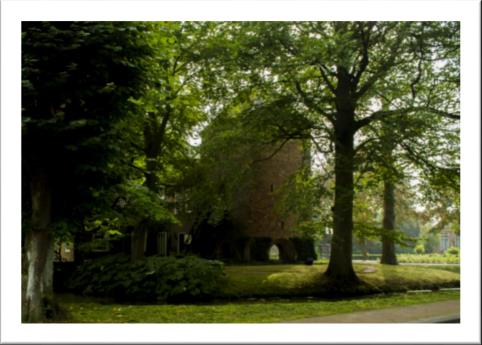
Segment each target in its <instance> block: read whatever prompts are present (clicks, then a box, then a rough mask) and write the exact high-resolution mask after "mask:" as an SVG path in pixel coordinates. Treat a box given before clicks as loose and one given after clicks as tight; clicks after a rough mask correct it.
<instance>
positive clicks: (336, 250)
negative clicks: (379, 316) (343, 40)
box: [325, 67, 358, 286]
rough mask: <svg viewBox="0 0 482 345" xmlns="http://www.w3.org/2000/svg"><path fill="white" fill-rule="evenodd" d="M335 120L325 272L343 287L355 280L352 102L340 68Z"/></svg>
mask: <svg viewBox="0 0 482 345" xmlns="http://www.w3.org/2000/svg"><path fill="white" fill-rule="evenodd" d="M336 105H337V114H336V119H335V123H334V126H335V202H334V206H333V237H332V241H331V255H330V262H329V264H328V269H327V270H326V273H325V275H326V276H327V277H329V278H330V279H331V280H334V281H336V282H339V283H343V284H345V285H346V286H349V285H351V284H356V283H358V277H357V276H356V274H355V271H354V269H353V264H352V240H353V239H352V236H353V170H354V154H355V152H354V149H353V140H354V133H355V129H354V125H355V112H354V109H355V105H354V102H353V99H352V97H351V96H350V79H349V76H348V75H347V73H346V71H345V70H344V69H343V68H342V67H341V68H340V69H339V77H338V86H337V95H336Z"/></svg>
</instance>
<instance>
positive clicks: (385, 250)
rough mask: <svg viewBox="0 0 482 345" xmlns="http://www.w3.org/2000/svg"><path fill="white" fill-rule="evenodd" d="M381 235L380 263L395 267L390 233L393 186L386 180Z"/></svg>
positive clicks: (392, 212) (393, 203)
mask: <svg viewBox="0 0 482 345" xmlns="http://www.w3.org/2000/svg"><path fill="white" fill-rule="evenodd" d="M383 187H384V188H383V234H382V258H381V263H382V264H387V265H397V264H398V262H397V256H396V254H395V242H394V240H393V237H392V236H391V233H393V231H394V229H395V185H394V183H393V182H392V181H390V180H389V179H386V180H385V182H384V186H383Z"/></svg>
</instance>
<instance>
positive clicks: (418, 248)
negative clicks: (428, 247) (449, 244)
mask: <svg viewBox="0 0 482 345" xmlns="http://www.w3.org/2000/svg"><path fill="white" fill-rule="evenodd" d="M413 251H414V252H415V253H416V254H423V253H425V246H424V245H423V244H421V243H420V244H417V245H416V246H415V248H413Z"/></svg>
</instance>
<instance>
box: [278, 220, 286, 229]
mask: <svg viewBox="0 0 482 345" xmlns="http://www.w3.org/2000/svg"><path fill="white" fill-rule="evenodd" d="M279 227H280V229H281V230H283V229H284V228H285V222H283V221H282V220H281V221H280V222H279Z"/></svg>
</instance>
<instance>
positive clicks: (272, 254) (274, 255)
mask: <svg viewBox="0 0 482 345" xmlns="http://www.w3.org/2000/svg"><path fill="white" fill-rule="evenodd" d="M268 258H269V260H270V261H279V259H280V250H279V247H278V246H277V245H276V244H272V245H271V247H270V248H269V251H268Z"/></svg>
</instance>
